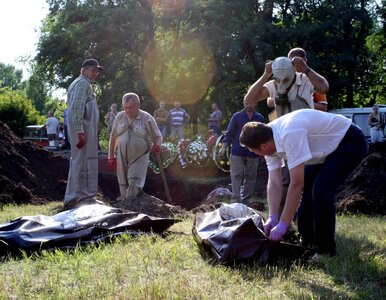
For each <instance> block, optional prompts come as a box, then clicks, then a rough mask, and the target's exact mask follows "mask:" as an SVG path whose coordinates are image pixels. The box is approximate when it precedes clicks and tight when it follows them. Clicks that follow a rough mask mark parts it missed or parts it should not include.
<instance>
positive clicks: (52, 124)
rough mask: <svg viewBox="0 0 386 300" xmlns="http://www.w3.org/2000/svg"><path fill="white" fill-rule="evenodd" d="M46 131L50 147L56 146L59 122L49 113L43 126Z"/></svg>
mask: <svg viewBox="0 0 386 300" xmlns="http://www.w3.org/2000/svg"><path fill="white" fill-rule="evenodd" d="M43 127H45V128H46V130H47V136H48V141H49V145H50V146H57V141H58V136H59V120H58V119H57V118H55V117H54V114H53V113H52V112H51V111H49V112H48V114H47V120H46V124H45V125H44V126H43Z"/></svg>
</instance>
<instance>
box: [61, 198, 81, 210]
mask: <svg viewBox="0 0 386 300" xmlns="http://www.w3.org/2000/svg"><path fill="white" fill-rule="evenodd" d="M78 205H79V199H78V198H74V199H72V200H70V201H67V202H64V205H63V209H64V210H70V209H74V208H77V207H78Z"/></svg>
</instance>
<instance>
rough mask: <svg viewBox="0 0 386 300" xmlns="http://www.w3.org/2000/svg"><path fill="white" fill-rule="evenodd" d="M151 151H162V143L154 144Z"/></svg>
mask: <svg viewBox="0 0 386 300" xmlns="http://www.w3.org/2000/svg"><path fill="white" fill-rule="evenodd" d="M150 151H151V152H153V153H161V152H162V148H161V146H160V145H157V144H153V147H151V150H150Z"/></svg>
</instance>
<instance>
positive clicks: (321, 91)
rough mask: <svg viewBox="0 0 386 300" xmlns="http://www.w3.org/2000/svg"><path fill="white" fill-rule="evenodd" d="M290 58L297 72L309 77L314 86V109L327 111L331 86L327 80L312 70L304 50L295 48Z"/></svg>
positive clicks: (291, 51)
mask: <svg viewBox="0 0 386 300" xmlns="http://www.w3.org/2000/svg"><path fill="white" fill-rule="evenodd" d="M288 58H289V59H291V61H292V63H293V65H294V67H295V70H296V71H297V72H300V73H303V74H305V75H307V77H308V79H309V80H310V81H311V83H312V85H313V86H314V89H315V91H314V108H315V109H317V110H321V111H327V109H328V102H327V95H326V94H327V92H328V90H329V84H328V81H327V80H326V78H324V77H323V76H322V75H320V74H319V73H317V72H316V71H315V70H314V69H311V68H310V67H309V66H308V65H307V54H306V51H305V50H304V49H302V48H293V49H291V50H290V51H289V52H288Z"/></svg>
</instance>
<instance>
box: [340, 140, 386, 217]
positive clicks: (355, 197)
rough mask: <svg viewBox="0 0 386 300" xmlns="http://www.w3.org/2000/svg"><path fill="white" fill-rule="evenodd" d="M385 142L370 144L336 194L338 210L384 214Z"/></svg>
mask: <svg viewBox="0 0 386 300" xmlns="http://www.w3.org/2000/svg"><path fill="white" fill-rule="evenodd" d="M385 178H386V143H376V144H374V145H370V149H369V155H368V156H367V157H366V158H365V159H364V160H363V161H362V163H361V164H360V165H359V166H358V168H356V169H355V170H354V172H353V173H352V174H351V176H350V177H349V178H348V179H347V180H346V182H345V184H344V186H343V187H342V190H341V192H340V193H339V194H338V196H337V200H338V206H337V210H338V212H354V213H356V212H362V213H365V214H380V215H384V214H386V185H385Z"/></svg>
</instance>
